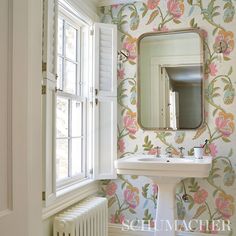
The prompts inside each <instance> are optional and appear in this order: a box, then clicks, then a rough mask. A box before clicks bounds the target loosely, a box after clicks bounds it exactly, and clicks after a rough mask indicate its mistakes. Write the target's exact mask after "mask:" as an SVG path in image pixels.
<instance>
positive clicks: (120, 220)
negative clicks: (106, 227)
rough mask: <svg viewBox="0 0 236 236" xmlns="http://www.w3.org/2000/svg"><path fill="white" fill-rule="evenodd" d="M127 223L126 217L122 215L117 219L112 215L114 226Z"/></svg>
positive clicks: (111, 221) (111, 220)
mask: <svg viewBox="0 0 236 236" xmlns="http://www.w3.org/2000/svg"><path fill="white" fill-rule="evenodd" d="M124 221H125V216H124V215H122V214H120V215H118V216H117V217H116V216H115V215H111V219H110V223H112V224H117V223H118V224H122V223H123V222H124Z"/></svg>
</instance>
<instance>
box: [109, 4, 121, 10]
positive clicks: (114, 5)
mask: <svg viewBox="0 0 236 236" xmlns="http://www.w3.org/2000/svg"><path fill="white" fill-rule="evenodd" d="M119 6H120V4H113V5H111V7H112V8H113V9H116V8H118V7H119Z"/></svg>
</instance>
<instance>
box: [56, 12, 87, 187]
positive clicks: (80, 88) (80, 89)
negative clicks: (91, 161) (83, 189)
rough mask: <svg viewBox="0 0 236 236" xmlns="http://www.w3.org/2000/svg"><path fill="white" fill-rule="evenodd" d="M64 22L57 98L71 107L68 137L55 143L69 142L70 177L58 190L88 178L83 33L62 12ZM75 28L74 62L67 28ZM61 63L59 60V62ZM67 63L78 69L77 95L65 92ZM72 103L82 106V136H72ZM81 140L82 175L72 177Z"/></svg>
mask: <svg viewBox="0 0 236 236" xmlns="http://www.w3.org/2000/svg"><path fill="white" fill-rule="evenodd" d="M59 19H61V20H63V32H62V33H63V35H62V38H63V40H62V53H58V55H57V57H58V58H59V59H61V60H62V74H61V78H60V82H61V83H60V85H59V86H60V87H59V89H58V90H57V96H58V97H63V98H65V99H67V100H68V106H69V112H68V119H69V120H68V126H69V127H68V137H55V141H56V142H57V140H63V139H64V140H67V141H68V156H67V158H68V172H67V173H68V177H66V178H64V179H59V180H56V186H57V189H62V188H65V187H67V186H69V185H72V184H74V183H77V182H80V181H81V180H83V179H86V178H87V175H88V173H87V162H86V159H87V151H86V150H87V137H86V135H87V128H86V127H87V124H86V123H87V122H86V120H87V106H88V105H87V98H86V97H85V95H86V92H84V89H85V88H84V83H83V76H82V75H83V71H82V68H83V65H82V63H83V60H82V56H83V55H82V53H83V49H81V41H82V40H83V39H82V33H81V30H82V28H81V25H79V24H78V22H74V21H73V20H72V19H70V18H69V17H67V16H65V14H63V12H60V14H59V17H58V20H59ZM67 25H68V26H70V27H73V28H74V29H76V32H77V33H76V49H77V52H76V59H75V60H73V59H71V58H68V57H67V56H66V35H65V34H66V31H65V30H66V26H67ZM58 61H59V60H58ZM66 62H67V63H73V64H74V65H75V67H76V79H75V93H69V92H66V91H63V90H64V89H65V80H66V78H65V77H66V75H65V74H66V71H65V67H66ZM72 101H77V102H80V103H81V105H82V117H81V119H82V121H81V136H74V137H73V136H72ZM76 139H79V140H80V141H81V153H80V154H78V157H79V155H81V160H80V162H81V173H78V174H75V175H72V141H73V140H76Z"/></svg>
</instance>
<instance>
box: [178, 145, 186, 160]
mask: <svg viewBox="0 0 236 236" xmlns="http://www.w3.org/2000/svg"><path fill="white" fill-rule="evenodd" d="M184 149H185V148H184V147H179V150H180V157H181V158H183V157H184V153H183V150H184Z"/></svg>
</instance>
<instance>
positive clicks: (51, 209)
mask: <svg viewBox="0 0 236 236" xmlns="http://www.w3.org/2000/svg"><path fill="white" fill-rule="evenodd" d="M97 192H98V182H97V181H92V182H91V183H89V184H87V185H85V186H81V188H77V189H76V190H74V191H71V192H70V193H67V194H65V195H62V194H61V195H60V196H58V197H57V198H56V200H55V202H54V203H53V204H52V205H50V206H48V207H46V208H43V212H42V219H43V220H45V219H47V218H49V217H51V216H53V215H55V214H56V213H58V212H60V211H62V210H64V209H65V208H67V207H69V206H71V205H73V204H75V203H77V202H79V201H80V200H82V199H84V198H86V197H88V196H90V195H93V194H95V193H97Z"/></svg>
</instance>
